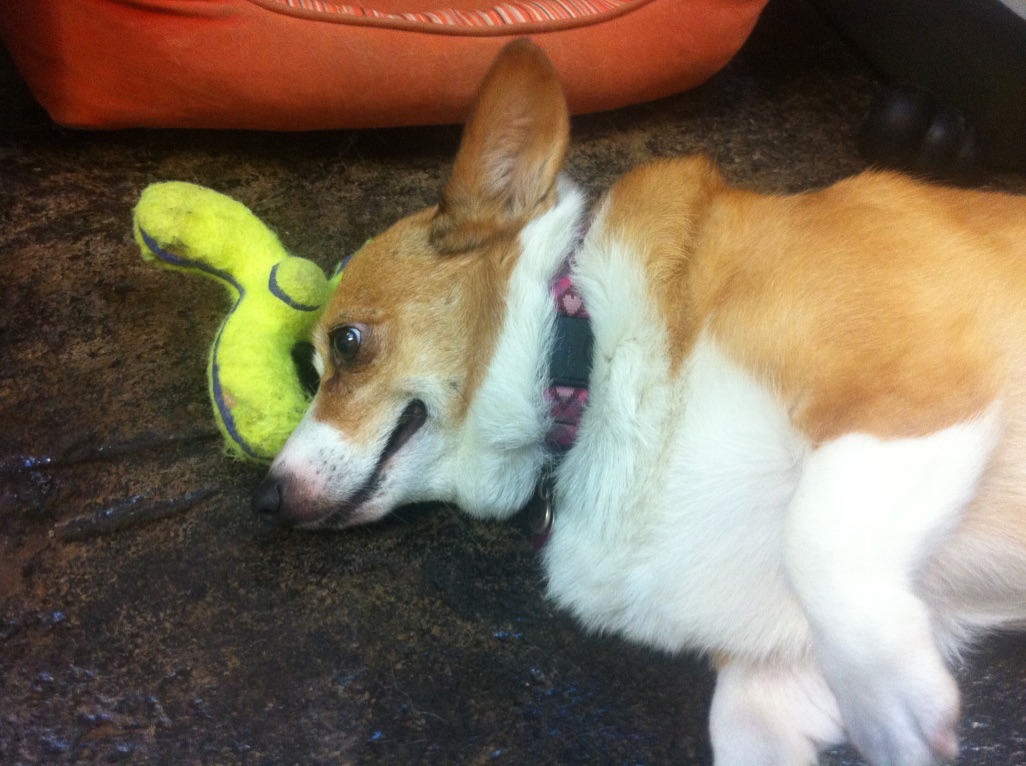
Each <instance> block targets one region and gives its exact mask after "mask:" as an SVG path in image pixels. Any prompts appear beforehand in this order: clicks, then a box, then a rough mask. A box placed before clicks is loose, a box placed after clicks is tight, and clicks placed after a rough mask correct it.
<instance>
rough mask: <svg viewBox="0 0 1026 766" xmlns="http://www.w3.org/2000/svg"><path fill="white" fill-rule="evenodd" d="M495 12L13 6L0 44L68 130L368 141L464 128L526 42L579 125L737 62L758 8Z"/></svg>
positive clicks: (35, 0) (507, 7)
mask: <svg viewBox="0 0 1026 766" xmlns="http://www.w3.org/2000/svg"><path fill="white" fill-rule="evenodd" d="M492 2H493V0H367V3H368V4H366V5H362V6H361V5H343V4H342V3H340V2H326V1H325V0H17V1H16V2H10V3H4V7H3V9H2V10H0V35H2V36H3V39H4V41H5V42H6V44H7V46H8V49H9V50H10V53H11V55H12V57H13V58H14V60H15V62H16V64H17V65H18V67H19V69H20V70H21V72H22V74H23V75H24V77H25V79H26V81H27V82H28V85H29V87H30V88H31V90H32V92H33V93H34V95H35V97H36V98H37V99H38V100H39V102H40V103H41V104H42V105H43V106H44V107H45V108H46V109H47V111H49V113H50V115H51V116H52V117H53V119H54V120H55V121H57V122H58V123H61V124H63V125H67V126H71V127H81V128H121V127H134V126H147V127H195V128H255V129H272V130H311V129H325V128H366V127H384V126H393V125H410V124H429V123H450V122H458V121H460V120H462V119H463V118H464V116H465V114H466V111H467V108H468V105H469V103H470V99H471V97H472V96H473V93H474V91H475V89H476V88H477V85H478V83H479V82H480V80H481V77H482V76H483V74H484V71H485V70H486V69H487V67H488V65H489V64H490V62H491V60H492V59H493V58H494V56H495V54H496V53H497V51H498V50H499V48H500V47H502V46H503V45H504V44H505V43H507V42H508V41H509V40H511V39H513V38H514V37H516V36H522V35H525V34H529V35H530V36H531V37H532V39H534V40H535V42H537V43H538V44H539V45H540V46H541V47H542V48H544V49H545V51H546V52H547V53H548V54H549V56H550V57H551V58H552V60H553V62H554V63H555V65H556V68H557V69H558V70H559V72H560V75H561V76H562V78H563V81H564V84H565V87H566V92H567V98H568V100H569V102H570V107H571V109H572V110H573V111H574V112H575V113H581V112H592V111H599V110H603V109H611V108H614V107H619V106H623V105H625V104H629V103H635V102H639V101H645V100H649V99H653V98H658V97H661V96H665V95H668V94H670V93H675V92H678V91H681V90H684V89H686V88H690V87H693V86H695V85H697V84H699V83H701V82H702V81H704V80H705V79H706V78H708V77H709V76H710V75H712V74H713V73H714V72H716V71H717V70H718V69H719V68H720V67H722V66H723V65H724V64H725V63H726V62H727V61H728V60H729V59H730V58H731V56H733V55H734V53H735V52H736V51H737V49H738V48H739V47H740V46H741V44H742V43H743V42H744V40H745V38H746V37H747V36H748V33H749V32H750V31H751V28H752V26H753V24H754V23H755V20H756V18H757V17H758V14H759V12H760V11H761V9H762V6H763V5H764V3H765V0H537V1H532V0H524V1H522V2H521V1H514V2H508V3H502V4H498V5H492V4H491V3H492ZM438 9H441V10H438Z"/></svg>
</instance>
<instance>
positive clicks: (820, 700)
mask: <svg viewBox="0 0 1026 766" xmlns="http://www.w3.org/2000/svg"><path fill="white" fill-rule="evenodd" d="M709 729H710V734H711V737H712V745H713V757H714V761H715V764H716V766H810V765H811V764H814V763H816V756H817V755H818V753H819V752H820V751H821V750H823V749H824V748H827V747H829V746H831V745H835V744H838V743H840V742H843V741H844V731H843V728H842V726H841V713H840V711H839V710H838V708H837V701H836V700H835V699H834V695H833V694H832V693H831V691H830V689H829V687H828V686H827V683H826V681H825V680H824V678H823V676H822V675H821V674H820V673H819V671H818V670H816V669H815V668H814V667H813V666H812V665H785V664H776V663H746V662H740V661H731V662H728V663H727V664H726V665H724V666H722V667H721V668H720V670H719V674H718V676H717V679H716V693H715V694H714V695H713V701H712V709H711V711H710V717H709Z"/></svg>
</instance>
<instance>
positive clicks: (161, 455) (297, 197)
mask: <svg viewBox="0 0 1026 766" xmlns="http://www.w3.org/2000/svg"><path fill="white" fill-rule="evenodd" d="M764 21H765V23H764V24H763V25H762V26H761V27H760V29H759V31H758V33H757V34H756V36H755V38H753V41H752V43H751V44H750V45H749V46H748V47H747V48H746V49H745V51H744V52H743V53H742V54H741V56H740V57H739V58H738V59H737V60H736V61H735V62H734V63H733V64H732V65H731V66H730V67H728V69H727V70H726V71H725V72H723V73H722V74H720V75H719V76H717V77H715V78H714V79H713V80H712V81H711V82H710V83H708V84H707V85H706V86H704V87H702V88H700V89H698V90H696V91H693V92H690V93H686V94H683V95H680V96H678V97H675V98H671V99H667V100H665V101H662V102H659V103H655V104H649V105H643V106H639V107H635V108H631V109H626V110H623V111H620V112H617V113H612V114H603V115H597V116H592V117H587V118H580V119H578V120H576V121H575V124H574V132H575V140H576V143H575V145H574V148H573V150H572V154H571V157H570V169H571V171H572V173H573V174H574V175H575V176H576V177H577V178H578V179H580V180H581V181H582V182H583V183H584V184H585V185H586V186H587V187H588V188H589V189H590V190H592V191H595V190H598V189H600V188H602V187H603V186H605V185H606V184H608V183H609V182H610V181H611V180H612V179H613V178H614V177H615V176H616V175H617V174H619V173H620V172H622V171H623V170H625V169H626V168H627V167H629V166H630V165H632V164H634V163H636V162H638V161H639V160H644V159H647V158H650V157H658V156H666V155H673V154H680V153H685V152H696V151H698V152H705V153H707V154H710V155H712V156H713V157H715V158H716V159H717V160H718V161H719V162H720V163H722V165H723V167H724V168H725V171H726V173H727V175H728V176H729V177H730V178H731V179H732V180H734V181H736V182H738V183H742V184H745V185H747V186H750V187H753V188H756V189H761V190H796V189H802V188H806V187H809V186H819V185H823V184H826V183H828V182H830V181H833V180H835V179H837V178H839V177H841V176H844V175H847V174H849V173H851V172H854V171H857V170H859V169H860V168H861V167H862V162H861V161H860V160H859V158H858V156H857V154H856V152H855V149H854V139H853V136H854V130H855V126H856V125H857V123H858V121H859V118H860V116H861V114H862V113H863V111H864V110H865V108H866V105H867V103H868V100H869V99H870V97H871V95H872V94H873V92H874V91H875V89H876V87H877V80H876V78H875V76H874V75H873V73H872V72H871V71H870V70H868V69H867V68H866V67H865V66H864V65H863V64H861V63H860V61H859V59H857V58H856V57H855V56H854V55H852V54H851V53H850V52H849V51H848V50H847V48H846V47H844V46H843V45H842V44H841V43H840V41H839V40H838V39H837V38H835V37H834V36H833V35H832V34H831V33H830V32H829V30H826V29H824V28H823V27H821V26H820V25H818V24H817V23H816V18H815V17H814V16H811V15H809V14H808V13H806V12H804V11H803V10H802V8H801V7H800V6H799V5H797V4H796V3H794V2H790V1H788V2H784V3H783V5H777V4H775V5H772V6H771V8H770V11H769V12H768V14H767V17H766V18H765V19H764ZM0 70H2V71H3V76H2V78H0V264H2V274H3V288H2V289H3V312H2V319H0V424H2V425H0V763H3V764H8V763H9V764H15V763H48V764H49V763H92V762H98V763H105V762H117V761H122V762H127V763H167V764H186V763H218V764H220V763H244V764H256V763H267V764H277V763H297V764H308V763H309V764H312V763H352V764H371V763H389V764H476V763H490V762H493V761H494V762H496V763H500V764H532V765H537V764H596V765H604V764H610V765H612V764H667V763H677V764H692V763H700V764H704V763H709V748H708V741H707V736H706V729H705V720H706V714H707V708H708V703H709V697H710V693H711V689H712V679H711V675H710V673H709V672H708V671H707V669H706V668H705V666H704V665H703V664H701V663H699V662H697V661H695V660H692V659H689V658H671V657H666V656H662V655H658V654H653V653H651V652H648V651H644V650H641V649H637V648H633V647H630V646H625V645H624V644H623V643H621V642H620V641H617V640H613V639H604V638H595V637H588V636H585V635H583V634H582V633H581V632H580V631H579V630H578V629H577V628H576V627H575V626H574V625H573V624H572V623H571V621H570V620H569V619H567V618H566V617H565V616H563V615H560V614H555V613H553V611H552V609H551V608H550V607H549V605H548V604H546V602H545V601H544V599H543V597H542V589H541V578H540V575H539V571H538V567H537V564H536V562H535V559H534V557H533V555H532V552H531V547H530V544H529V542H528V540H527V538H526V536H525V534H524V531H523V529H522V528H521V527H519V526H518V525H516V524H508V525H488V524H478V523H474V522H471V521H469V520H467V519H466V518H464V517H462V516H460V515H458V514H457V513H455V512H453V511H451V510H448V509H443V508H421V509H412V510H410V511H408V512H405V513H402V514H401V515H400V516H399V517H397V518H396V519H394V520H392V521H390V522H387V523H384V524H382V525H380V526H377V527H375V528H369V529H363V530H358V531H355V532H349V533H345V534H321V535H309V534H287V533H283V532H279V531H273V530H269V529H267V528H265V527H263V526H261V525H260V524H258V523H257V522H256V521H255V520H253V519H252V518H251V517H250V513H249V509H248V495H249V493H250V491H251V489H252V487H253V486H254V484H255V482H256V481H257V480H258V477H259V475H260V471H259V470H257V469H255V468H252V467H248V466H245V465H240V464H238V463H235V462H232V461H231V460H228V459H227V458H225V457H224V456H223V455H222V451H221V448H220V444H219V440H218V438H217V437H216V435H215V433H214V431H213V428H212V426H211V416H210V411H209V405H208V402H207V399H206V393H205V388H204V366H205V356H206V349H207V347H208V345H209V343H210V341H211V337H212V334H213V332H214V330H215V329H216V327H217V324H218V323H219V321H220V318H221V316H222V313H223V311H224V310H225V307H226V299H225V296H224V295H223V294H222V291H221V289H220V288H219V287H217V286H216V285H214V284H211V283H206V282H200V281H198V280H190V279H187V278H185V277H181V276H176V275H170V274H168V273H165V272H162V271H159V270H157V269H154V268H152V267H150V266H147V265H145V264H143V263H142V261H141V260H140V259H139V256H138V252H137V250H136V247H135V245H134V244H133V242H132V239H131V236H130V214H131V210H132V207H133V205H134V203H135V201H136V199H137V198H138V195H139V193H140V192H141V190H142V189H143V187H144V186H145V185H146V184H148V183H150V182H152V181H157V180H166V179H181V180H188V181H193V182H197V183H201V184H205V185H208V186H212V187H214V188H216V189H218V190H220V191H223V192H225V193H228V194H230V195H232V196H234V197H236V198H238V199H240V200H242V201H243V202H245V203H246V204H247V205H249V206H251V207H252V208H253V210H255V211H256V212H257V214H258V215H260V216H261V217H262V218H263V219H264V220H265V221H267V222H268V223H269V224H271V225H272V226H273V227H275V228H276V230H277V231H278V232H279V233H280V235H281V237H282V239H283V240H284V242H285V243H286V244H287V246H288V247H289V248H290V249H291V250H292V251H293V252H295V253H296V254H299V255H304V256H307V257H310V258H313V259H314V260H316V261H318V262H319V263H321V264H322V265H324V266H326V267H327V266H330V265H332V264H334V263H335V262H336V261H338V260H339V259H340V258H341V257H342V256H343V255H344V254H347V253H349V252H351V251H353V250H354V249H355V248H357V247H358V246H359V245H360V244H361V243H362V242H363V241H364V240H365V239H366V238H367V237H368V236H369V235H371V234H373V233H374V232H375V231H377V230H379V229H381V228H382V227H383V226H385V225H387V224H388V223H389V222H390V221H392V220H393V219H394V218H396V217H397V216H399V215H401V214H403V213H406V212H409V211H412V210H414V209H416V208H418V207H420V206H423V205H425V204H428V203H430V202H431V201H433V199H434V195H435V193H436V190H437V189H438V186H439V184H440V181H441V179H442V178H443V175H444V173H445V171H446V168H447V163H448V161H449V159H450V157H451V155H452V152H453V150H454V148H455V145H456V142H457V139H458V136H459V131H458V129H455V128H432V129H417V130H401V131H377V132H364V133H352V132H338V133H323V134H314V135H259V134H241V135H240V134H225V133H202V132H188V133H183V132H142V131H138V132H120V133H112V134H89V133H77V132H71V131H67V130H63V129H60V128H57V127H54V126H52V125H51V124H50V123H49V122H48V121H47V120H46V118H45V117H44V116H43V115H41V114H40V112H39V111H38V109H36V108H35V107H34V106H32V105H31V104H30V103H29V102H28V101H27V100H26V96H25V94H24V93H23V91H22V90H21V88H20V86H19V84H18V81H17V79H16V78H15V77H14V76H13V75H12V73H11V69H10V65H9V62H3V64H2V65H0ZM989 182H990V183H992V184H996V185H998V186H1002V187H1007V188H1016V189H1020V190H1026V182H1024V179H1023V178H1021V177H1020V178H1016V177H1012V176H1003V177H992V178H990V179H989ZM204 490H208V491H211V492H212V493H213V494H212V495H211V496H210V497H208V498H206V499H205V500H202V501H200V502H198V503H196V504H195V505H193V506H192V507H191V508H189V509H179V510H178V511H177V512H175V513H173V514H172V515H171V516H170V517H169V518H166V519H164V520H161V521H155V522H152V523H150V524H146V525H141V524H136V525H133V526H129V527H128V528H126V529H122V530H121V531H117V532H113V533H111V532H107V533H104V532H103V524H102V516H103V512H104V511H105V510H106V509H110V508H117V509H118V510H117V513H119V514H125V513H126V512H127V511H129V510H132V509H135V510H137V511H138V512H139V513H140V514H144V513H145V512H147V511H152V510H153V509H154V507H155V504H158V503H160V502H161V501H166V500H174V499H176V498H181V497H184V496H188V495H190V493H193V492H196V491H204ZM93 514H99V518H101V521H99V522H97V523H96V524H92V526H93V527H95V528H96V530H95V531H96V532H97V534H95V535H93V536H88V537H86V538H85V539H82V540H65V539H62V536H61V535H58V534H55V532H54V530H55V528H56V527H58V525H60V524H62V523H64V522H67V521H68V520H71V519H75V518H76V517H87V518H88V517H90V516H92V515H93ZM86 526H87V527H88V526H90V524H88V523H87V524H86ZM962 684H963V688H964V689H965V691H966V715H965V718H964V723H963V726H962V734H963V737H964V742H965V756H964V758H963V761H962V762H963V763H965V764H981V765H996V764H1022V763H1026V641H1024V640H1022V639H1016V638H1006V639H997V640H992V641H990V642H988V643H987V644H985V646H984V648H983V649H982V650H981V651H980V652H979V653H978V654H977V655H976V656H974V657H971V658H968V660H967V664H966V668H965V669H964V671H963V680H962ZM830 762H831V763H834V764H840V763H852V762H854V760H853V758H852V756H851V754H850V752H849V751H846V750H845V751H838V752H837V753H835V754H833V755H832V756H831V759H830Z"/></svg>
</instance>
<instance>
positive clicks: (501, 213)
mask: <svg viewBox="0 0 1026 766" xmlns="http://www.w3.org/2000/svg"><path fill="white" fill-rule="evenodd" d="M525 73H526V74H525ZM524 76H527V77H528V78H529V80H530V83H529V84H530V88H529V90H528V93H529V95H530V97H529V98H528V99H526V100H525V99H523V98H511V97H509V94H508V90H509V86H508V83H509V82H510V81H511V78H513V79H515V78H517V77H524ZM489 83H491V85H489ZM494 125H503V126H505V129H504V130H503V131H495V130H490V129H489V128H490V127H491V126H494ZM568 133H569V118H568V116H567V110H566V102H565V99H564V97H563V93H562V90H561V89H560V87H559V84H558V82H557V81H556V80H555V73H554V70H553V69H552V65H551V63H550V62H549V61H548V59H547V58H546V57H545V55H544V54H543V53H541V51H540V50H538V49H537V48H535V47H534V46H533V45H530V44H529V43H527V42H526V41H523V42H521V43H513V44H511V45H510V46H508V48H507V54H506V55H504V56H503V57H501V58H500V59H498V60H497V61H496V64H495V65H494V66H493V68H492V70H491V71H490V72H489V73H488V75H487V76H486V78H485V85H484V86H483V87H482V89H481V93H480V96H479V98H478V101H477V103H475V105H474V107H473V109H472V113H471V116H470V118H469V120H468V122H467V126H466V129H465V131H464V135H463V139H462V141H461V144H460V151H459V155H458V159H457V161H456V163H455V165H454V167H453V171H452V174H451V176H450V178H449V180H448V182H447V183H446V186H445V188H444V190H443V191H442V199H441V202H440V203H439V205H438V206H436V207H433V208H428V209H427V210H424V211H421V212H420V213H416V214H414V215H412V216H409V217H408V218H406V219H404V220H402V221H400V222H398V223H397V224H395V225H394V226H393V227H391V228H390V229H389V230H388V231H386V232H385V233H383V234H382V235H380V236H379V237H377V238H375V239H374V240H372V241H371V242H370V243H369V244H368V245H367V246H366V247H365V248H364V250H363V251H361V253H360V256H359V258H354V259H353V260H352V262H351V263H350V264H349V265H348V266H347V268H346V274H345V277H344V279H343V280H342V281H341V283H340V285H339V289H338V290H337V291H336V293H335V295H334V296H333V298H332V300H331V302H330V303H329V305H328V308H327V310H326V311H325V313H324V316H323V317H322V319H321V321H320V322H319V324H318V328H317V330H316V332H315V344H316V346H317V349H318V351H319V352H320V353H321V355H322V357H323V358H324V359H325V362H326V365H327V369H326V371H325V373H326V374H325V375H324V376H323V380H324V382H323V383H322V387H323V388H324V389H325V391H326V392H327V393H328V395H325V396H319V397H318V398H317V400H316V402H315V409H314V415H315V416H316V418H317V419H318V420H320V421H323V422H328V423H333V424H337V425H338V427H339V429H340V430H342V431H344V432H345V433H347V434H350V435H351V437H352V438H354V440H355V441H357V442H359V441H362V440H363V439H362V438H361V437H363V438H365V437H366V435H367V434H371V433H376V432H377V431H379V430H380V428H379V424H378V423H376V422H375V421H374V419H373V417H369V415H372V414H374V413H388V414H390V415H392V416H394V414H395V411H396V407H397V406H399V403H400V402H402V401H403V400H404V397H407V394H408V392H407V391H405V390H402V384H401V381H402V379H403V376H404V373H405V371H409V370H420V371H422V373H421V374H424V373H425V372H427V373H429V374H431V375H434V376H436V377H437V378H438V379H441V380H445V381H447V383H448V385H450V386H451V387H452V388H453V389H454V390H456V391H458V392H459V397H458V405H457V406H456V407H455V408H453V410H452V411H451V412H448V413H444V415H445V416H447V417H449V418H450V419H451V420H452V422H453V423H458V422H460V421H462V419H463V418H464V417H465V416H466V411H467V407H468V406H469V404H470V402H471V401H472V400H473V398H474V394H475V393H476V392H477V389H478V386H480V384H481V380H482V378H483V376H484V372H485V370H486V368H487V364H488V362H489V360H490V359H491V353H492V350H493V349H494V347H495V341H496V338H497V337H498V333H499V329H500V327H499V323H500V320H501V318H502V312H503V309H504V295H505V293H506V285H507V283H508V281H509V276H510V273H511V271H512V269H513V266H515V265H516V255H517V253H518V249H517V244H516V236H517V234H518V233H519V231H520V229H521V228H523V226H524V224H525V223H526V222H527V221H528V220H530V219H532V218H534V217H536V216H537V215H539V214H540V213H542V212H544V211H545V210H546V209H547V208H548V207H550V206H551V205H552V203H553V201H554V200H555V183H556V178H557V176H558V174H559V170H560V166H561V164H562V159H563V154H564V153H565V150H566V145H567V142H568ZM353 323H364V324H366V325H368V326H369V327H370V329H371V336H370V338H369V339H368V342H367V343H366V347H365V349H364V350H362V351H361V354H360V360H359V363H358V364H355V365H353V366H352V367H351V368H347V369H345V370H343V371H341V374H339V372H340V371H339V370H337V369H336V366H335V364H334V361H333V359H332V354H331V351H330V349H329V347H328V337H329V333H330V331H331V329H332V328H335V327H339V326H342V325H346V324H353ZM409 327H418V328H430V330H429V331H428V332H426V333H424V334H411V333H400V332H398V328H409Z"/></svg>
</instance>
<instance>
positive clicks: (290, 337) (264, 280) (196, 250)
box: [133, 181, 342, 463]
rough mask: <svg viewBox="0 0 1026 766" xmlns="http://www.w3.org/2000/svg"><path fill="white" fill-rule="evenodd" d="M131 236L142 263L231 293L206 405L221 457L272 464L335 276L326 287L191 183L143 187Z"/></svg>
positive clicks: (233, 206)
mask: <svg viewBox="0 0 1026 766" xmlns="http://www.w3.org/2000/svg"><path fill="white" fill-rule="evenodd" d="M133 228H134V232H135V240H136V242H138V244H139V247H140V248H141V250H142V257H143V259H144V260H146V261H148V262H151V263H154V264H156V265H158V266H161V267H164V268H167V269H171V270H173V271H181V272H186V273H190V274H199V275H201V276H206V277H210V278H211V279H215V280H217V281H218V282H220V283H221V284H223V285H224V286H225V287H227V288H228V290H229V292H230V293H231V294H232V297H233V301H234V303H233V305H232V308H231V310H230V311H229V312H228V316H227V317H226V318H225V320H224V322H223V323H222V324H221V327H220V329H219V330H218V331H217V335H216V337H215V338H214V344H213V346H212V347H211V349H210V357H209V361H208V364H207V385H208V389H209V393H210V399H211V402H212V403H213V406H214V415H215V417H216V419H217V424H218V427H219V428H220V430H221V433H222V434H223V435H224V438H225V444H226V446H227V448H228V451H229V453H230V454H232V455H235V456H237V457H240V458H243V459H246V460H252V461H255V462H261V463H265V462H268V461H270V460H272V459H273V458H274V456H275V455H276V454H277V453H278V451H279V450H280V449H281V448H282V446H283V445H284V444H285V440H286V439H288V437H289V434H291V433H292V431H293V429H294V428H295V427H296V425H297V424H298V423H299V421H300V419H301V418H302V417H303V413H304V412H306V409H307V407H308V405H309V403H310V394H309V392H308V390H307V388H306V386H304V384H303V382H302V380H301V375H300V373H299V371H298V370H297V364H298V361H297V358H296V354H295V350H296V348H297V344H300V343H302V342H304V341H308V340H309V336H310V332H311V329H312V327H313V324H314V322H315V321H316V320H317V318H318V316H320V313H321V311H322V310H323V308H324V306H325V304H326V303H327V300H328V298H329V297H330V295H331V293H332V291H333V289H334V287H335V286H336V285H337V284H338V280H339V279H341V276H342V269H341V267H340V268H339V269H337V270H336V274H335V276H334V277H333V278H332V279H331V280H329V279H327V278H326V277H325V276H324V272H322V271H321V269H320V267H319V266H317V265H316V264H315V263H313V262H311V261H308V260H306V259H304V258H295V257H293V256H290V255H289V254H288V252H287V251H286V250H285V248H284V247H283V246H282V244H281V242H280V241H279V240H278V237H277V236H276V235H275V234H274V232H273V231H271V230H270V229H269V228H267V226H265V225H264V224H263V223H262V222H261V221H260V219H258V218H257V217H256V216H255V215H254V214H253V213H252V212H251V211H250V210H249V208H247V207H246V206H245V205H243V204H241V203H240V202H237V201H235V200H233V199H232V198H230V197H227V196H225V195H223V194H220V193H218V192H216V191H214V190H212V189H208V188H205V187H203V186H197V185H195V184H190V183H182V182H178V181H172V182H168V183H157V184H152V185H151V186H149V187H147V188H146V189H145V190H144V191H143V193H142V196H141V197H140V198H139V203H138V205H136V208H135V220H134V226H133Z"/></svg>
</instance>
